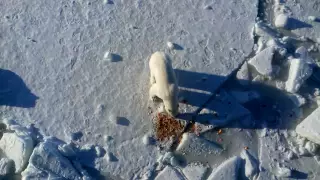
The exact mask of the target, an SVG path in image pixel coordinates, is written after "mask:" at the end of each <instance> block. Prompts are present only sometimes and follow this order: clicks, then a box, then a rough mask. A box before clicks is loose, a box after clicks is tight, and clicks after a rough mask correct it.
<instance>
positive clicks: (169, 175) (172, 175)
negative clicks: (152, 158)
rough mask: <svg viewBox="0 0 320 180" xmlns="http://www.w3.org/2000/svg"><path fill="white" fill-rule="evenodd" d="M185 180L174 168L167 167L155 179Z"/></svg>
mask: <svg viewBox="0 0 320 180" xmlns="http://www.w3.org/2000/svg"><path fill="white" fill-rule="evenodd" d="M166 179H170V180H184V178H183V176H182V175H181V174H180V173H179V172H178V171H177V170H176V169H174V168H173V167H171V166H166V167H165V168H164V169H163V170H162V171H161V172H160V173H159V174H158V176H157V177H156V178H155V180H166Z"/></svg>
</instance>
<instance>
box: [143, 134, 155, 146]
mask: <svg viewBox="0 0 320 180" xmlns="http://www.w3.org/2000/svg"><path fill="white" fill-rule="evenodd" d="M142 143H143V144H145V145H151V144H153V143H154V140H153V138H152V137H150V136H149V135H147V134H146V135H144V136H143V137H142Z"/></svg>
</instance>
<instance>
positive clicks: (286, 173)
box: [275, 167, 292, 178]
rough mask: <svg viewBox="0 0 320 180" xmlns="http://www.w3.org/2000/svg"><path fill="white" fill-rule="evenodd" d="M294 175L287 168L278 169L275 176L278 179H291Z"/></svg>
mask: <svg viewBox="0 0 320 180" xmlns="http://www.w3.org/2000/svg"><path fill="white" fill-rule="evenodd" d="M291 174H292V171H291V170H290V169H289V168H286V167H277V169H276V172H275V175H276V176H277V177H282V178H284V177H290V176H291Z"/></svg>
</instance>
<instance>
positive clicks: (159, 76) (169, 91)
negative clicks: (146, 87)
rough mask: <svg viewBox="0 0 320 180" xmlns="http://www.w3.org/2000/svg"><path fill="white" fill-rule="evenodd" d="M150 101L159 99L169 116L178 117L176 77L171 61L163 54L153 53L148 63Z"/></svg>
mask: <svg viewBox="0 0 320 180" xmlns="http://www.w3.org/2000/svg"><path fill="white" fill-rule="evenodd" d="M149 68H150V84H151V88H150V91H149V97H150V100H153V99H155V98H160V99H162V101H163V104H164V108H165V110H166V111H167V113H168V114H169V115H171V116H176V115H178V109H179V102H178V93H179V92H178V91H179V89H178V83H177V79H176V75H175V73H174V70H173V68H172V63H171V59H170V57H169V56H168V55H166V54H165V53H163V52H159V51H158V52H155V53H153V54H152V55H151V58H150V61H149Z"/></svg>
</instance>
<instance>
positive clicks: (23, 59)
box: [0, 0, 257, 179]
mask: <svg viewBox="0 0 320 180" xmlns="http://www.w3.org/2000/svg"><path fill="white" fill-rule="evenodd" d="M206 5H208V4H207V2H205V1H183V2H182V1H179V0H174V1H170V3H166V2H160V1H159V2H153V1H147V0H137V1H134V2H130V3H128V2H126V1H111V0H110V1H109V0H108V1H105V2H103V1H89V0H83V1H62V0H53V1H50V2H44V1H31V2H20V1H15V0H14V1H4V2H1V6H0V17H1V19H0V23H1V28H0V39H1V43H0V48H1V49H2V53H0V59H1V61H0V66H1V68H3V70H2V69H1V77H0V78H1V79H11V81H10V82H9V81H8V83H6V84H5V88H3V87H2V86H1V87H0V88H1V92H6V93H8V94H10V95H11V96H10V97H11V98H6V99H5V101H1V105H4V106H1V110H2V111H3V113H6V114H14V115H15V116H16V117H17V119H19V121H20V123H22V124H24V125H27V124H29V123H34V124H35V125H36V127H39V128H40V129H41V130H42V131H43V132H44V134H45V135H51V136H56V137H58V138H59V139H62V140H64V141H68V140H69V137H68V136H69V135H70V133H71V132H78V131H81V132H83V137H82V138H81V139H80V140H79V143H80V144H85V143H88V142H91V143H92V142H94V143H97V144H98V145H101V146H104V145H105V144H104V143H105V142H104V140H103V139H100V138H98V137H97V136H96V134H102V135H108V136H112V138H113V140H112V141H111V142H110V143H109V144H108V151H110V152H113V153H114V154H115V156H117V159H118V161H117V162H113V163H109V162H107V161H101V162H100V163H101V164H100V166H99V170H103V171H106V172H109V173H111V174H112V175H115V176H117V175H121V176H122V177H123V178H124V179H129V178H132V177H133V176H135V175H137V176H139V175H140V174H143V173H144V171H145V170H146V169H148V168H149V167H150V166H152V165H153V164H154V163H155V156H156V147H155V146H148V147H146V146H145V145H143V144H142V143H141V138H142V137H143V135H144V134H145V133H148V132H150V131H151V130H152V122H151V119H152V117H151V116H150V115H149V114H148V110H147V109H148V105H149V104H148V95H147V92H148V89H149V84H148V82H149V81H148V78H149V73H148V66H147V63H148V59H149V58H148V57H149V56H150V55H151V53H152V52H154V51H157V50H163V51H168V49H167V47H166V42H168V41H171V42H174V43H177V44H178V45H179V46H181V47H182V48H180V49H181V50H179V51H178V50H173V51H170V52H169V54H170V56H171V57H172V59H173V64H174V67H175V68H176V69H177V70H176V73H177V75H178V79H179V82H180V84H179V85H180V87H181V88H182V89H183V91H182V92H181V96H184V97H185V98H186V99H187V100H188V105H181V106H180V107H181V111H182V112H191V113H192V112H194V111H195V110H196V109H198V107H199V106H201V105H202V104H203V103H204V102H206V101H207V100H208V98H209V97H210V95H211V94H212V93H213V91H214V90H215V89H216V88H217V87H219V86H220V85H221V83H222V82H223V81H225V80H226V78H227V76H228V75H230V73H231V72H233V71H234V70H235V69H236V68H237V67H238V66H239V65H240V64H241V63H242V62H243V61H244V58H245V57H246V56H248V55H249V54H250V52H251V50H252V47H253V39H252V32H251V29H252V27H253V25H254V21H255V18H256V15H257V7H256V5H257V0H248V1H214V2H212V3H211V4H210V5H211V6H212V7H214V10H207V9H204V8H203V7H204V6H206ZM221 22H223V23H221ZM230 48H233V49H234V50H230ZM106 52H110V53H112V54H114V55H116V56H117V58H118V59H119V61H116V62H110V61H106V60H104V55H105V53H106ZM109 57H110V56H109V55H108V54H107V59H108V58H109ZM2 72H4V73H2ZM203 78H206V80H205V81H202V79H203ZM6 82H7V81H6ZM10 92H11V93H10ZM18 107H19V108H18ZM112 114H113V115H114V116H115V117H119V118H122V120H123V121H122V122H125V125H123V124H112V123H110V122H109V121H108V119H109V118H108V117H109V116H110V115H112ZM116 152H118V153H116ZM141 155H143V156H142V157H140V156H141ZM133 162H134V163H133Z"/></svg>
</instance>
